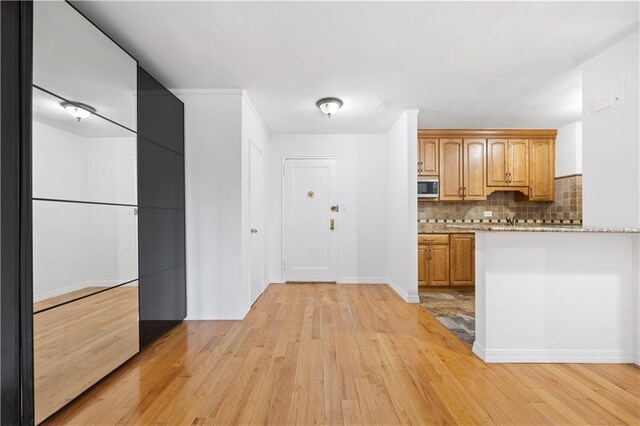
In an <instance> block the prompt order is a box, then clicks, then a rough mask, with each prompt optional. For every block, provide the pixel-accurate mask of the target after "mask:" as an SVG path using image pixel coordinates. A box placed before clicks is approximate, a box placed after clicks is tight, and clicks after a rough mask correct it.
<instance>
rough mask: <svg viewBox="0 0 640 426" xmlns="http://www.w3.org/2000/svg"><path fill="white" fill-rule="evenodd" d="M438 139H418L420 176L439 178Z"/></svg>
mask: <svg viewBox="0 0 640 426" xmlns="http://www.w3.org/2000/svg"><path fill="white" fill-rule="evenodd" d="M438 157H439V155H438V139H435V138H418V176H438V173H439V171H438V170H439V169H438Z"/></svg>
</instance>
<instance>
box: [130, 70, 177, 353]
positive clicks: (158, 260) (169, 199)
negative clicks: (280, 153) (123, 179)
mask: <svg viewBox="0 0 640 426" xmlns="http://www.w3.org/2000/svg"><path fill="white" fill-rule="evenodd" d="M138 124H139V126H138V156H137V158H138V199H139V206H140V215H139V218H138V219H139V234H138V240H139V242H140V243H139V244H140V248H139V261H140V345H141V346H144V345H147V344H148V343H150V342H151V341H153V340H154V339H156V338H157V337H159V336H161V335H162V334H163V333H164V332H165V331H166V330H168V329H169V328H170V327H171V326H173V325H175V324H177V323H178V322H179V321H181V320H182V319H184V317H185V316H186V276H185V266H184V264H185V244H184V238H185V222H184V157H183V155H182V153H183V152H184V107H183V105H182V102H180V100H178V98H176V97H175V96H174V95H173V94H172V93H171V92H169V91H168V90H167V89H165V88H164V87H163V86H162V85H161V84H160V83H158V82H157V81H156V80H155V79H153V77H151V76H150V75H149V74H148V73H146V72H145V71H144V70H143V69H142V68H138Z"/></svg>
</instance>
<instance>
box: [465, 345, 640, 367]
mask: <svg viewBox="0 0 640 426" xmlns="http://www.w3.org/2000/svg"><path fill="white" fill-rule="evenodd" d="M472 351H473V353H474V354H476V355H477V356H478V357H479V358H480V359H481V360H483V361H484V362H487V363H505V364H507V363H580V364H597V363H612V364H629V363H636V364H637V361H638V359H637V355H638V354H634V353H633V352H630V351H622V350H620V351H619V350H579V349H577V350H572V349H570V350H562V349H556V350H553V349H522V350H517V349H491V350H487V349H485V348H484V347H482V346H480V345H479V344H477V342H474V343H473V349H472ZM634 358H635V359H634Z"/></svg>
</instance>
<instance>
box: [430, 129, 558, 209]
mask: <svg viewBox="0 0 640 426" xmlns="http://www.w3.org/2000/svg"><path fill="white" fill-rule="evenodd" d="M557 133H558V132H557V130H555V129H420V130H418V175H419V176H433V177H435V176H437V177H438V178H439V181H440V195H439V200H440V201H466V200H468V201H477V200H486V199H487V196H489V195H490V194H491V193H493V192H495V191H516V192H518V195H517V196H516V197H517V199H518V200H524V201H553V199H554V195H555V194H554V174H555V138H556V135H557ZM421 201H422V200H421Z"/></svg>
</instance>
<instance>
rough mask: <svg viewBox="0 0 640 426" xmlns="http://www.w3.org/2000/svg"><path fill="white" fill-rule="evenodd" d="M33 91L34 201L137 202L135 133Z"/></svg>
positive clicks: (37, 90)
mask: <svg viewBox="0 0 640 426" xmlns="http://www.w3.org/2000/svg"><path fill="white" fill-rule="evenodd" d="M60 102H61V101H60V98H57V97H55V96H53V95H50V94H48V93H46V92H43V91H41V90H39V89H36V88H34V89H33V108H34V113H33V159H32V163H33V197H34V198H49V199H59V200H74V201H95V202H104V203H117V204H137V201H136V200H137V195H136V192H137V188H136V155H137V154H136V134H135V133H133V132H131V131H129V130H127V129H124V128H122V127H120V126H118V125H116V124H113V123H111V122H110V121H107V120H105V119H103V118H101V117H98V116H89V117H87V118H83V119H82V120H80V121H78V120H77V119H75V118H74V117H72V116H71V115H69V114H68V113H67V111H65V110H64V109H63V108H62V106H61V105H60Z"/></svg>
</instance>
